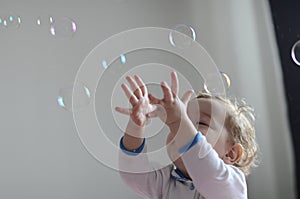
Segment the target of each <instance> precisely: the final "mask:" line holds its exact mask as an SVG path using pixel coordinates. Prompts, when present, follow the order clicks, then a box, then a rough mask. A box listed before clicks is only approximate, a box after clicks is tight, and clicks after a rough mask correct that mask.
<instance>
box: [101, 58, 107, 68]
mask: <svg viewBox="0 0 300 199" xmlns="http://www.w3.org/2000/svg"><path fill="white" fill-rule="evenodd" d="M102 66H103V68H104V69H107V67H108V65H107V62H106V61H105V60H103V61H102Z"/></svg>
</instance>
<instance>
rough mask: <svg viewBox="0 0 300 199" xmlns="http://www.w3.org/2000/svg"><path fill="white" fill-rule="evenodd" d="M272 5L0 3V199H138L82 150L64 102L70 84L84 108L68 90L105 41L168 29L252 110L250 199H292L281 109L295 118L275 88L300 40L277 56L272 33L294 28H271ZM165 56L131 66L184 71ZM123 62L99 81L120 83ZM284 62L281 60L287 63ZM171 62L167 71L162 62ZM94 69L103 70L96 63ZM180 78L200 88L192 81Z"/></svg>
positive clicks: (248, 0)
mask: <svg viewBox="0 0 300 199" xmlns="http://www.w3.org/2000/svg"><path fill="white" fill-rule="evenodd" d="M270 2H271V4H270ZM270 2H269V1H267V0H261V1H252V0H244V1H239V0H229V1H224V0H210V1H205V0H185V1H183V0H181V1H180V0H151V1H150V0H99V1H71V0H64V1H58V0H52V1H33V0H28V1H20V0H19V1H17V0H10V1H4V0H0V68H1V72H0V81H1V84H0V89H1V100H0V101H1V103H0V110H1V112H0V120H1V123H0V124H1V125H0V157H1V160H0V162H1V164H0V198H3V199H16V198H28V199H29V198H30V199H35V198H36V199H38V198H44V199H47V198H49V199H50V198H51V199H52V198H57V199H60V198H61V199H68V198H72V199H75V198H76V199H77V198H78V199H79V198H89V199H96V198H108V197H109V198H120V197H122V198H139V197H138V196H136V195H135V194H134V193H133V192H131V191H130V190H129V189H128V188H127V187H126V186H125V185H124V184H123V182H122V181H121V179H120V177H119V174H118V172H117V171H116V170H114V169H111V168H109V167H107V166H106V165H104V164H102V163H101V162H99V161H97V160H96V159H95V158H93V157H92V155H91V154H89V153H88V151H87V150H86V149H85V147H84V145H83V144H82V143H81V141H80V139H79V136H78V134H77V132H76V128H75V125H74V121H73V115H72V111H73V110H72V107H70V104H69V101H70V99H69V98H70V93H72V89H73V86H75V87H77V88H79V89H82V90H83V92H82V93H81V95H82V101H80V105H79V107H78V108H82V107H83V108H84V107H85V106H89V99H90V98H91V96H90V91H89V89H88V87H86V86H85V85H84V84H76V85H74V84H73V82H74V79H75V76H76V73H77V71H78V69H79V68H80V65H81V64H82V63H83V61H84V59H85V57H86V56H87V55H88V54H89V53H90V52H91V51H92V50H93V49H94V48H95V47H96V46H97V45H98V44H99V43H100V42H102V41H104V40H105V39H107V38H109V37H111V36H112V35H114V34H117V33H120V32H122V31H125V30H128V29H132V28H139V27H163V28H168V29H175V30H176V29H177V30H178V31H183V33H185V34H188V36H190V37H192V38H193V39H194V40H195V41H197V42H199V43H200V44H201V45H202V46H203V47H204V48H205V49H206V50H207V52H208V53H209V55H210V56H211V57H212V59H213V60H214V62H215V64H216V65H217V67H218V68H219V70H220V71H223V72H224V73H225V74H226V77H227V76H228V78H229V79H230V84H229V83H228V80H226V82H227V86H228V88H227V91H228V93H229V95H234V96H238V97H240V98H245V99H246V101H247V102H248V103H249V104H251V105H252V106H253V107H254V108H255V110H256V119H257V122H256V129H257V141H258V143H259V145H260V151H261V158H260V159H261V163H260V165H259V167H258V168H257V169H255V170H254V171H253V172H252V174H251V175H250V176H249V177H248V179H247V180H248V190H249V198H255V199H266V198H272V199H277V198H278V199H279V198H291V199H294V198H296V197H297V193H296V191H297V188H296V172H295V170H296V169H295V168H296V166H295V156H294V151H295V150H294V149H296V148H294V147H293V142H292V138H294V136H292V135H293V134H292V133H293V132H294V133H295V132H296V130H297V129H296V128H291V126H290V122H289V118H290V119H291V118H293V116H296V112H295V114H294V115H291V114H289V112H288V110H291V109H293V107H292V105H296V102H297V100H295V99H297V98H293V100H292V102H294V104H292V105H291V104H289V106H288V103H287V102H289V103H290V101H291V100H289V99H290V98H288V101H287V100H286V96H287V93H286V89H287V88H286V87H285V84H284V81H285V80H286V79H289V78H288V77H287V75H286V73H283V72H282V71H283V70H282V66H285V68H287V67H289V68H290V70H288V71H290V72H291V73H292V74H293V75H294V79H298V76H297V75H296V74H299V69H300V68H299V65H300V64H299V63H298V60H300V59H299V49H300V48H298V44H297V40H298V39H299V34H298V35H297V34H295V35H294V36H295V38H294V39H293V40H291V39H290V40H289V42H291V43H289V44H288V45H287V48H286V51H284V52H282V51H280V45H281V43H280V42H279V45H278V41H279V38H282V36H281V35H280V34H281V33H278V29H280V30H281V31H287V32H290V33H291V32H292V31H294V30H292V29H291V30H289V28H290V27H291V26H280V27H279V26H278V27H277V26H276V24H277V23H281V24H284V20H283V19H282V18H281V17H280V16H286V15H285V14H284V13H283V14H282V12H281V15H280V11H279V10H280V8H282V6H283V5H279V4H278V3H276V1H270ZM277 2H278V1H277ZM270 5H272V6H273V7H271V6H270ZM298 6H299V5H298ZM292 7H294V8H295V10H294V11H295V12H296V11H297V10H296V6H293V4H290V8H291V9H292ZM298 8H299V7H298ZM272 11H273V13H272ZM284 11H285V13H289V12H288V9H285V10H284ZM274 13H275V14H274ZM272 16H273V17H275V19H276V20H275V22H276V23H274V20H273V18H272ZM294 17H295V16H294ZM298 18H299V16H298ZM278 19H281V21H280V20H278ZM276 30H277V32H276ZM298 30H299V29H298ZM193 32H194V33H195V35H196V36H194V35H193ZM298 33H299V32H298ZM291 35H292V34H291ZM145 37H147V36H146V35H145ZM284 37H285V38H289V35H287V34H286V35H284V36H283V38H284ZM297 38H298V39H297ZM145 39H147V38H145ZM283 43H284V42H283ZM294 44H295V47H294V48H293V45H294ZM278 47H279V48H278ZM292 49H294V51H295V53H294V55H293V53H292V54H291V52H292ZM107 50H113V49H107ZM287 52H288V53H287ZM139 53H140V54H139ZM147 55H151V56H147ZM170 56H171V55H168V54H164V53H161V52H154V51H153V52H151V51H150V50H149V51H141V52H136V54H135V56H132V57H131V61H132V63H135V61H136V60H138V63H139V64H142V63H145V64H146V63H148V62H150V61H151V60H152V58H153V57H156V62H159V61H161V62H166V63H164V64H168V65H172V64H175V63H177V64H178V63H180V64H181V62H180V60H178V61H176V59H175V58H174V60H173V58H172V57H170ZM129 58H130V55H128V57H125V56H124V55H120V60H119V62H118V63H116V64H115V65H116V66H115V67H111V69H109V70H108V71H107V72H109V73H107V75H106V79H107V78H108V77H111V78H112V79H113V78H115V79H116V80H118V79H120V78H121V77H122V75H123V74H124V69H122V67H129V68H130V66H129V64H130V60H129ZM283 58H285V59H286V60H289V61H288V63H286V65H283V64H282V59H283ZM153 59H154V58H153ZM170 59H171V60H173V61H171V62H170V63H169V62H167V61H168V60H170ZM181 61H182V60H181ZM284 63H285V62H284ZM181 66H182V68H180V67H177V68H176V69H178V71H179V72H181V73H182V74H183V75H185V72H186V71H188V70H189V69H188V68H189V66H185V63H184V62H183V61H182V65H181ZM99 67H104V68H107V63H106V62H105V60H104V61H102V62H99ZM118 67H121V68H118ZM167 78H168V77H167ZM185 78H186V79H188V80H189V81H190V82H192V83H193V82H197V81H196V80H195V79H194V78H193V77H190V76H188V77H187V75H186V76H185ZM105 81H106V83H103V82H105ZM103 82H101V81H100V82H99V85H98V88H99V89H97V93H96V101H95V106H96V108H97V116H98V117H99V121H100V123H101V122H102V123H107V124H110V123H111V122H113V121H112V120H111V119H110V118H109V117H106V114H107V112H106V111H103V110H102V109H101V106H98V105H97V104H98V103H99V104H101V103H102V104H103V103H105V102H107V101H105V99H106V98H107V97H110V96H109V90H110V87H113V85H109V82H110V81H108V80H105V78H104V80H103ZM201 86H203V85H201ZM150 87H151V85H150ZM196 87H197V86H196ZM151 89H153V90H155V89H157V87H155V86H153V87H151ZM199 89H200V88H199ZM294 90H295V89H294ZM98 91H99V92H98ZM295 92H296V91H294V93H295ZM106 93H107V94H106ZM110 95H111V93H110ZM124 99H125V98H124ZM288 107H289V109H288ZM73 108H74V107H73ZM295 110H297V109H295ZM294 121H295V123H297V122H296V121H297V120H294ZM292 124H293V123H292ZM294 127H295V125H294ZM290 129H292V131H291V130H290ZM298 130H299V129H298ZM109 136H112V135H108V137H109ZM120 136H121V134H116V135H114V136H112V138H111V139H112V140H113V141H112V142H114V143H117V139H118V138H119V137H120ZM294 139H295V138H294Z"/></svg>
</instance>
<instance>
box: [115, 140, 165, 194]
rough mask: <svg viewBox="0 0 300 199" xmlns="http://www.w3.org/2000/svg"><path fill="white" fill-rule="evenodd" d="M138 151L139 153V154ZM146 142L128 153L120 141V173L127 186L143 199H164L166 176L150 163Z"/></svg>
mask: <svg viewBox="0 0 300 199" xmlns="http://www.w3.org/2000/svg"><path fill="white" fill-rule="evenodd" d="M137 151H138V152H137ZM146 152H147V146H146V143H145V140H144V142H143V144H142V145H141V147H139V149H137V150H136V151H127V150H126V149H125V148H124V146H123V143H122V139H121V141H120V151H119V173H120V176H121V178H122V180H123V181H124V182H125V184H126V185H127V186H128V187H129V188H130V189H132V190H133V191H134V192H135V193H136V194H138V195H140V196H142V197H143V198H151V199H158V198H162V195H163V193H162V190H163V189H164V188H163V187H164V186H165V185H166V176H165V174H164V172H163V170H162V169H160V170H157V169H155V168H157V165H155V164H154V163H151V162H149V160H148V157H147V154H146Z"/></svg>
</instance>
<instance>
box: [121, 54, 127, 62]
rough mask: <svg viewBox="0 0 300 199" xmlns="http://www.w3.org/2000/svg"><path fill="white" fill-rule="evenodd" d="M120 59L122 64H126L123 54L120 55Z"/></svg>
mask: <svg viewBox="0 0 300 199" xmlns="http://www.w3.org/2000/svg"><path fill="white" fill-rule="evenodd" d="M120 59H121V62H122V64H126V57H125V55H124V54H121V55H120Z"/></svg>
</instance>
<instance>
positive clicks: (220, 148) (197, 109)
mask: <svg viewBox="0 0 300 199" xmlns="http://www.w3.org/2000/svg"><path fill="white" fill-rule="evenodd" d="M225 113H226V107H225V104H224V103H223V102H221V101H219V100H217V99H209V98H199V99H193V100H191V101H190V102H189V103H188V106H187V114H188V116H189V118H190V120H191V121H192V122H193V124H194V125H195V127H196V128H197V130H198V131H200V132H201V133H202V135H204V136H205V137H206V139H207V141H208V142H209V143H210V144H212V145H213V148H214V150H215V151H216V152H217V153H218V155H219V157H220V158H221V159H223V157H224V156H225V155H226V153H227V152H228V150H229V148H230V143H229V141H228V140H229V139H228V132H227V130H226V128H225V126H224V121H225V118H224V117H225ZM173 138H174V136H173V134H169V135H168V137H167V144H169V143H171V144H170V145H168V153H169V156H170V158H171V159H172V161H174V163H175V165H176V166H177V167H179V165H177V164H182V160H181V158H178V157H179V154H178V153H177V152H176V151H174V150H172V148H173V147H172V140H173ZM182 165H183V164H182Z"/></svg>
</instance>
